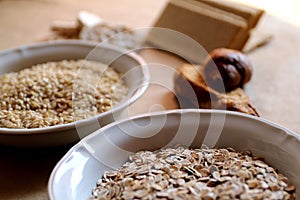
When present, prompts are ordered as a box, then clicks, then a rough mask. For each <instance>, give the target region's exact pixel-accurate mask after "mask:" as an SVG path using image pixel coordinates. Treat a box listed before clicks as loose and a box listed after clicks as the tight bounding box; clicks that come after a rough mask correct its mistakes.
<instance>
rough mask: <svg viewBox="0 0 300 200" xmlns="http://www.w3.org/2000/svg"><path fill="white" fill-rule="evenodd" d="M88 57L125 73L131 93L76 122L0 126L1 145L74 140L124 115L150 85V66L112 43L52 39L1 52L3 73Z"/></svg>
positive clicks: (47, 144) (45, 145) (46, 143)
mask: <svg viewBox="0 0 300 200" xmlns="http://www.w3.org/2000/svg"><path fill="white" fill-rule="evenodd" d="M76 59H86V60H93V61H99V62H102V63H105V64H109V65H110V66H111V67H113V68H114V69H116V70H117V71H119V72H120V73H122V74H123V77H122V78H124V81H125V83H126V85H127V86H128V90H129V91H128V95H127V96H126V97H125V98H124V99H123V101H122V102H120V103H119V104H117V105H115V106H114V107H113V108H112V109H111V110H109V111H107V112H104V113H101V114H99V115H96V116H94V117H90V118H87V119H84V120H79V121H76V122H74V123H69V124H62V125H56V126H50V127H46V128H32V129H10V128H0V145H6V146H15V147H50V146H59V145H65V144H72V143H73V144H74V143H76V142H78V141H79V140H80V139H81V138H83V137H85V136H86V135H88V134H90V133H92V132H93V131H95V130H97V129H99V128H100V127H103V126H104V125H106V124H108V123H110V122H113V121H115V120H116V119H119V118H121V112H122V111H124V110H125V109H126V108H128V106H130V105H131V104H132V103H134V102H135V101H136V100H138V99H139V98H140V97H141V96H142V95H143V93H144V92H145V90H146V89H147V87H148V84H149V80H150V74H149V70H148V67H147V65H146V63H145V61H144V60H143V58H141V57H140V56H139V55H137V54H136V53H134V52H128V51H126V50H122V49H119V48H117V47H113V46H107V45H105V46H104V45H98V44H97V43H92V42H84V41H77V40H68V41H52V42H45V43H38V44H33V45H27V46H21V47H18V48H14V49H9V50H5V51H2V52H0V74H4V73H9V72H16V71H19V70H22V69H24V68H27V67H30V66H32V65H34V64H39V63H45V62H49V61H61V60H76Z"/></svg>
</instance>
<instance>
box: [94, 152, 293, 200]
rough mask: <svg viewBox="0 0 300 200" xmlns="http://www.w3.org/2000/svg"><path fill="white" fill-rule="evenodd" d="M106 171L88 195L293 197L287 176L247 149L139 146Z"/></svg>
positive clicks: (273, 199) (212, 199)
mask: <svg viewBox="0 0 300 200" xmlns="http://www.w3.org/2000/svg"><path fill="white" fill-rule="evenodd" d="M129 160H130V161H129V162H126V163H125V164H124V165H123V166H122V167H121V168H120V169H119V170H117V171H106V172H105V173H104V175H103V177H102V178H101V179H99V181H98V182H97V187H95V188H94V189H93V191H92V196H91V197H90V200H93V199H103V200H104V199H178V200H179V199H200V200H215V199H219V200H231V199H244V200H246V199H247V200H252V199H253V200H254V199H255V200H257V199H268V200H276V199H277V200H283V199H295V187H294V186H293V185H291V184H289V182H288V179H287V178H286V177H284V176H283V175H282V174H280V173H278V172H277V171H276V170H275V169H274V168H272V167H270V166H268V165H267V164H266V163H265V162H263V161H262V160H261V159H259V158H255V157H252V156H251V153H250V152H244V153H239V152H236V151H235V150H233V149H232V148H227V149H209V148H207V147H202V148H201V149H188V148H184V147H181V146H179V147H176V148H166V149H162V150H158V151H155V152H151V151H140V152H138V153H136V154H134V155H132V156H131V157H130V158H129Z"/></svg>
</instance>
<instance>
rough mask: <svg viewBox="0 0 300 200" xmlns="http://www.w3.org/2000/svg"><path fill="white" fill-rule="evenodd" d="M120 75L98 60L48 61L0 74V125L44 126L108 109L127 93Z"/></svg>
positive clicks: (78, 118)
mask: <svg viewBox="0 0 300 200" xmlns="http://www.w3.org/2000/svg"><path fill="white" fill-rule="evenodd" d="M121 76H122V75H121V74H120V73H119V72H117V71H116V70H115V69H113V68H112V67H109V66H108V65H105V64H102V63H100V62H96V61H88V60H63V61H59V62H46V63H42V64H37V65H34V66H32V67H29V68H25V69H23V70H21V71H19V72H11V73H6V74H3V75H1V76H0V84H1V88H0V93H1V96H0V102H1V104H0V127H1V128H13V129H29V128H42V127H49V126H54V125H59V124H67V123H71V122H74V121H77V120H81V119H85V118H88V117H92V116H95V115H97V114H100V113H103V112H106V111H108V110H110V109H112V107H113V106H114V105H116V104H117V103H119V102H121V101H122V99H123V98H124V97H125V96H126V94H127V91H128V88H127V86H126V84H125V82H124V81H123V80H122V79H121Z"/></svg>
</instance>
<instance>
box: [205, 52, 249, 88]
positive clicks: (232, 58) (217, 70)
mask: <svg viewBox="0 0 300 200" xmlns="http://www.w3.org/2000/svg"><path fill="white" fill-rule="evenodd" d="M252 71H253V67H252V64H251V62H250V60H249V58H248V57H247V56H246V55H245V54H243V53H242V52H240V51H237V50H233V49H226V48H218V49H215V50H213V51H212V52H211V53H210V57H209V58H207V60H206V61H205V63H204V74H205V81H206V83H207V85H208V86H210V87H212V88H214V89H215V90H218V91H224V89H225V91H224V92H229V91H231V90H234V89H236V88H238V87H243V85H244V84H245V83H247V82H248V81H249V80H250V79H251V76H252Z"/></svg>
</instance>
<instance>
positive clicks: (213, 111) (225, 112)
mask: <svg viewBox="0 0 300 200" xmlns="http://www.w3.org/2000/svg"><path fill="white" fill-rule="evenodd" d="M187 113H203V114H220V115H221V114H222V115H231V116H237V117H242V118H248V119H250V120H254V121H257V122H261V123H263V124H265V125H268V126H271V127H274V128H276V129H279V130H282V131H284V132H285V133H286V134H288V135H290V136H292V137H294V138H296V139H297V140H298V141H300V135H299V134H297V133H295V132H293V131H292V130H290V129H288V128H286V127H284V126H282V125H279V124H277V123H274V122H272V121H270V120H267V119H265V118H262V117H257V116H253V115H249V114H245V113H241V112H236V111H228V110H216V109H173V110H164V111H156V112H152V113H145V114H140V115H136V116H134V117H131V118H127V119H122V120H118V121H115V122H112V123H110V124H108V125H106V126H104V127H102V128H100V129H98V130H96V131H94V132H93V133H91V134H89V135H88V136H86V137H84V138H83V139H81V140H80V141H79V142H77V143H76V144H75V145H74V146H73V147H71V148H70V149H69V150H68V151H67V153H66V154H65V155H64V156H63V157H62V158H61V159H60V160H59V161H58V163H57V164H56V165H55V167H54V168H53V170H52V172H51V175H50V177H49V180H48V186H47V189H48V195H49V197H50V199H55V198H54V193H53V192H54V191H53V190H52V185H53V184H54V178H55V174H56V173H57V171H58V170H59V168H60V166H61V165H62V164H63V163H64V162H65V161H66V159H67V158H69V156H70V155H71V154H72V153H73V152H74V151H76V150H78V149H79V148H82V147H84V142H85V141H86V140H91V139H92V138H93V137H95V136H97V135H98V134H100V133H101V132H104V131H105V130H107V129H110V128H111V127H113V126H117V125H118V124H122V123H126V122H127V121H131V120H134V119H138V118H145V117H151V116H159V115H169V114H187ZM87 152H88V153H89V154H90V152H89V151H87ZM91 156H92V155H91Z"/></svg>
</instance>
